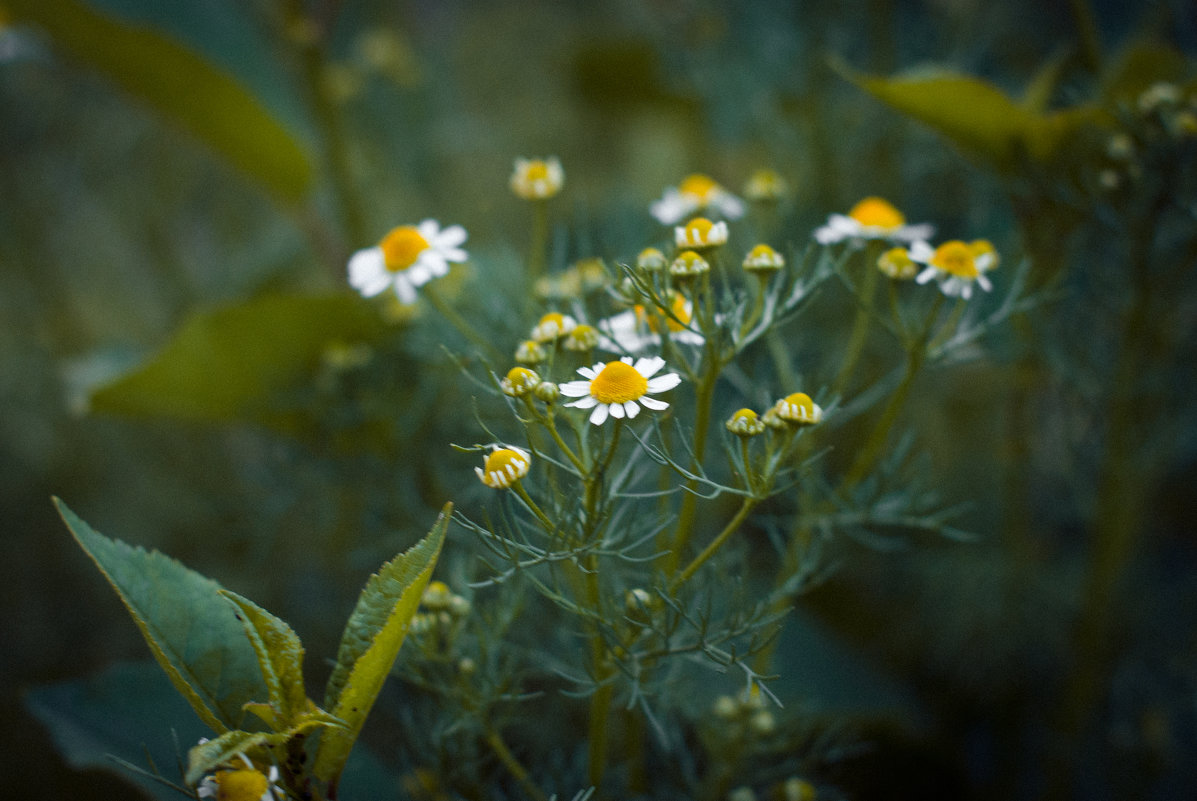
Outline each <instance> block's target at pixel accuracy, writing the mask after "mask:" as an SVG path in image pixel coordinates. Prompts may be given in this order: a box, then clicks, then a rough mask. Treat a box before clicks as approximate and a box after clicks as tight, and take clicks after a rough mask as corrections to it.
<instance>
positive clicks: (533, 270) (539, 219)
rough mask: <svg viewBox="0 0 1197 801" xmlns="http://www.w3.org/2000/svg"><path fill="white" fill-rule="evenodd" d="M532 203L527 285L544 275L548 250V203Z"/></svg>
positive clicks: (541, 201)
mask: <svg viewBox="0 0 1197 801" xmlns="http://www.w3.org/2000/svg"><path fill="white" fill-rule="evenodd" d="M531 203H532V236H531V239H530V241H529V244H528V278H529V285H533V286H534V285H535V284H536V281H537V280H538V279H540V278H541V276H543V275H544V273H545V266H546V264H547V263H548V249H549V201H548V200H533V201H531Z"/></svg>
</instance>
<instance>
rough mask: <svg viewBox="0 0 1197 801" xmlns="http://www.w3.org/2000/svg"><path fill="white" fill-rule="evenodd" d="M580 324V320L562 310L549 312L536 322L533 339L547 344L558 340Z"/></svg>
mask: <svg viewBox="0 0 1197 801" xmlns="http://www.w3.org/2000/svg"><path fill="white" fill-rule="evenodd" d="M577 326H578V321H577V320H575V319H574V318H572V317H570V316H569V315H568V314H561V313H560V312H549V313H548V314H546V315H545V316H544V317H541V318H540V321H539V322H537V323H536V325H535V327H533V329H532V339H534V340H536V341H537V342H540V343H541V344H547V343H549V342H556V341H557V340H558V339H561V337H563V336H565V335H566V334H568V333H569V332H570V331H573V330H574V329H575V328H577Z"/></svg>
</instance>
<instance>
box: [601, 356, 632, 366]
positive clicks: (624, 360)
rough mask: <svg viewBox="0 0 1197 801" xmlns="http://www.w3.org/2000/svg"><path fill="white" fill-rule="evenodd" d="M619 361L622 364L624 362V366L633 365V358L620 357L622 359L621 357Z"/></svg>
mask: <svg viewBox="0 0 1197 801" xmlns="http://www.w3.org/2000/svg"><path fill="white" fill-rule="evenodd" d="M619 360H620V361H621V362H623V363H624V364H631V363H632V357H631V356H620V357H619ZM603 366H604V367H606V365H603Z"/></svg>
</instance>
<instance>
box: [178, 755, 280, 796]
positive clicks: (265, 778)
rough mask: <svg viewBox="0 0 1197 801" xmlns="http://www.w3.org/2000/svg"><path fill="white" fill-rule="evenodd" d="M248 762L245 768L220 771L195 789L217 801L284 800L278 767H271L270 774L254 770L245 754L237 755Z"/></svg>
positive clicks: (199, 793)
mask: <svg viewBox="0 0 1197 801" xmlns="http://www.w3.org/2000/svg"><path fill="white" fill-rule="evenodd" d="M238 756H239V757H240V758H241V760H242V761H243V762H244V763H245V767H243V768H221V769H217V770H216V772H215V773H213V774H212V775H211V776H205V777H204V780H203V781H201V782H200V783H199V786H198V787H197V788H196V794H197V795H198V796H199V797H200V798H214V799H217V801H278V799H280V798H285V797H286V796H285V793H284V792H283V789H282V788H281V787H279V785H278V768H277V767H276V766H274V765H271V766H270V772H269V773H262V771H260V770H258V769H257V768H255V767H254V763H253V762H250V761H249V758H248V757H246V756H245V754H238Z"/></svg>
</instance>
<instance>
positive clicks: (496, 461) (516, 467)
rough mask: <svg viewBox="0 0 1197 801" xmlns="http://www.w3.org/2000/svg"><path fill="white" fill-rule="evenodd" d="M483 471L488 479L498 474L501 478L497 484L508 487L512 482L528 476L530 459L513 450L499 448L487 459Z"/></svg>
mask: <svg viewBox="0 0 1197 801" xmlns="http://www.w3.org/2000/svg"><path fill="white" fill-rule="evenodd" d="M482 469H483V472H484V473H485V474H486V475H487V476H488V477H490V476H493V475H494V474H495V473H498V474H499V475H500V476H501V478H499V479H498V480H497V482H496V483H497V484H498V485H499V486H503V487H506V486H509V485H510V482H511V481H514V480H516V479H519V478H523V477H524V476H526V475H528V457H526V456H525V455H524V454H522V453H520V452H519V451H517V450H513V449H511V448H499V449H498V450H497V451H494V452H492V453H491V454H490V456H487V457H486V466H485V467H483V468H482ZM490 486H492V487H493V486H495V484H490Z"/></svg>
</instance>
